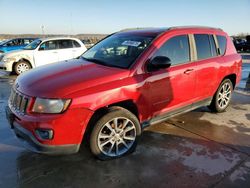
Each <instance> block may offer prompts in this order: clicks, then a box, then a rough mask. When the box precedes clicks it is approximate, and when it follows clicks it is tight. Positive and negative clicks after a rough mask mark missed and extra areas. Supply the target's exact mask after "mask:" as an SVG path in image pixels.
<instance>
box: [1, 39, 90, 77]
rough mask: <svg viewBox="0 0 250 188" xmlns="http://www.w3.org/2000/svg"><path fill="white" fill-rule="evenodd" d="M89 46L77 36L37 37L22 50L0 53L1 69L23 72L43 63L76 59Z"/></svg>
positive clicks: (17, 72)
mask: <svg viewBox="0 0 250 188" xmlns="http://www.w3.org/2000/svg"><path fill="white" fill-rule="evenodd" d="M86 50H87V48H86V47H85V45H84V44H83V43H82V42H81V41H80V40H79V39H75V38H66V37H60V38H47V39H37V40H35V41H33V42H32V43H30V44H29V45H28V46H26V47H24V48H23V49H22V50H17V51H12V52H8V53H5V54H2V55H0V69H2V70H5V71H9V72H12V71H13V70H14V71H15V73H16V74H18V75H19V74H21V73H22V72H25V71H27V70H29V69H31V68H35V67H38V66H41V65H46V64H49V63H54V62H58V61H64V60H69V59H74V58H77V57H79V56H80V55H81V54H83V53H84V52H85V51H86Z"/></svg>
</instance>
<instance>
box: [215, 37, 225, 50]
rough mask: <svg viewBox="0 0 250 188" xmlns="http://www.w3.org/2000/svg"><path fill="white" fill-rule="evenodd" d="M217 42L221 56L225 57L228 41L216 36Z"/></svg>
mask: <svg viewBox="0 0 250 188" xmlns="http://www.w3.org/2000/svg"><path fill="white" fill-rule="evenodd" d="M216 37H217V41H218V44H219V49H220V55H223V54H224V53H225V52H226V46H227V39H226V37H224V36H220V35H216Z"/></svg>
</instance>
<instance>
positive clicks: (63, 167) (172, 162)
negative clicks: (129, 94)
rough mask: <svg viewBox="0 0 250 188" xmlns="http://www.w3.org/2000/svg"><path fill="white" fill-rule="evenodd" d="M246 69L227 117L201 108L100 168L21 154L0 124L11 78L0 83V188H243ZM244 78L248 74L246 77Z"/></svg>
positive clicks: (82, 158)
mask: <svg viewBox="0 0 250 188" xmlns="http://www.w3.org/2000/svg"><path fill="white" fill-rule="evenodd" d="M249 67H250V64H244V70H243V74H244V75H243V77H242V82H241V83H240V85H239V86H238V87H237V89H236V92H234V94H233V99H232V104H231V105H230V107H229V108H228V109H227V111H226V112H224V113H221V114H215V113H211V112H210V111H209V110H208V108H206V107H203V108H199V109H197V110H194V111H192V112H189V113H186V114H183V115H180V116H177V117H174V118H171V119H169V120H167V121H166V122H164V123H161V124H157V125H154V126H151V127H149V128H147V129H146V130H145V131H144V133H143V136H142V138H141V141H140V143H139V145H138V148H137V150H136V152H134V153H133V154H131V155H128V156H126V157H123V158H120V159H117V160H112V161H106V162H102V161H99V160H97V159H95V158H94V157H93V156H92V155H91V153H90V152H89V151H88V149H87V148H85V147H82V148H81V150H80V152H79V153H78V154H75V155H69V156H57V157H51V156H45V155H39V154H36V153H32V152H29V151H28V150H26V149H25V148H23V147H22V144H21V143H20V141H18V140H17V139H16V138H15V136H14V133H13V132H12V130H11V129H10V128H9V125H8V123H7V120H6V118H5V111H4V107H5V106H6V105H7V99H8V97H9V93H10V88H11V85H12V84H13V81H14V79H15V76H4V77H2V78H0V169H1V170H0V187H3V188H8V187H11V188H12V187H24V188H28V187H36V188H39V187H47V188H49V187H91V188H94V187H111V188H112V187H157V188H160V187H241V188H242V187H249V186H250V94H249V92H248V91H247V89H246V88H245V86H246V85H247V81H248V80H247V77H248V74H249V72H250V70H249ZM248 70H249V72H248Z"/></svg>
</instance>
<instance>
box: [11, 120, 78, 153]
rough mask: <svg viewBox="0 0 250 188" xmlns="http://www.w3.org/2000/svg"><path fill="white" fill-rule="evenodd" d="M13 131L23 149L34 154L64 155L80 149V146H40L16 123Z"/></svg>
mask: <svg viewBox="0 0 250 188" xmlns="http://www.w3.org/2000/svg"><path fill="white" fill-rule="evenodd" d="M13 129H14V132H15V134H16V136H17V138H18V139H20V140H21V141H22V142H23V144H24V147H25V148H27V149H28V150H30V151H33V152H36V153H42V154H48V155H66V154H73V153H77V152H78V150H79V148H80V144H67V145H59V146H58V145H56V146H53V145H52V146H51V145H46V144H41V143H40V142H38V141H37V139H36V138H35V137H34V136H33V135H32V134H31V133H30V132H29V131H28V130H26V129H25V128H23V127H22V126H21V125H19V124H18V123H16V122H14V123H13Z"/></svg>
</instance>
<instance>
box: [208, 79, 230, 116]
mask: <svg viewBox="0 0 250 188" xmlns="http://www.w3.org/2000/svg"><path fill="white" fill-rule="evenodd" d="M223 87H226V88H227V87H228V88H229V90H230V92H229V94H228V95H226V93H225V92H224V90H223ZM223 92H224V93H223ZM232 92H233V84H232V82H231V80H230V79H225V80H223V81H222V82H221V84H220V86H219V88H218V89H217V91H216V93H215V94H214V96H213V99H212V102H211V104H210V105H209V108H210V110H211V111H212V112H218V113H220V112H224V111H225V110H226V109H227V107H228V106H229V104H230V102H231V98H232ZM222 93H223V94H224V97H222V98H221V96H222V95H223V94H222ZM226 99H228V100H226ZM224 101H225V102H224Z"/></svg>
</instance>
